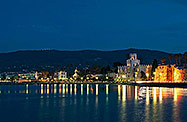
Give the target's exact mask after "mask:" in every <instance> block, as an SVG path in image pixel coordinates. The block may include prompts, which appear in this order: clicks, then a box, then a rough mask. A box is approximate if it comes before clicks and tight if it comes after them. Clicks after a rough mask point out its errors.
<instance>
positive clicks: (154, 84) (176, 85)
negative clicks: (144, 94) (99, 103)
mask: <svg viewBox="0 0 187 122" xmlns="http://www.w3.org/2000/svg"><path fill="white" fill-rule="evenodd" d="M25 84H30V85H40V84H110V85H133V86H140V87H143V86H144V87H145V86H148V87H180V88H187V82H183V83H179V82H177V83H164V82H156V83H154V82H140V83H139V82H138V83H135V82H134V83H129V82H126V83H119V82H75V83H69V82H67V83H60V82H23V83H17V82H0V85H25Z"/></svg>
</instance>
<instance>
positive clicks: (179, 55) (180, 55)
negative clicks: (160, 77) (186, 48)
mask: <svg viewBox="0 0 187 122" xmlns="http://www.w3.org/2000/svg"><path fill="white" fill-rule="evenodd" d="M178 57H179V65H181V58H182V54H181V53H179V54H178Z"/></svg>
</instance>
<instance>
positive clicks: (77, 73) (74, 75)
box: [73, 68, 80, 79]
mask: <svg viewBox="0 0 187 122" xmlns="http://www.w3.org/2000/svg"><path fill="white" fill-rule="evenodd" d="M79 77H80V76H79V71H78V69H77V68H76V69H75V71H74V74H73V78H74V79H77V78H79Z"/></svg>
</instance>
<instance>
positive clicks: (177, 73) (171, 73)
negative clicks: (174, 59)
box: [154, 65, 184, 82]
mask: <svg viewBox="0 0 187 122" xmlns="http://www.w3.org/2000/svg"><path fill="white" fill-rule="evenodd" d="M154 75H155V76H154V81H161V82H163V81H171V82H180V81H183V80H184V70H183V69H179V68H178V67H176V66H175V65H159V66H158V67H157V68H156V70H155V73H154Z"/></svg>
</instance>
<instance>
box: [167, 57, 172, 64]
mask: <svg viewBox="0 0 187 122" xmlns="http://www.w3.org/2000/svg"><path fill="white" fill-rule="evenodd" d="M168 59H169V63H170V64H171V60H172V55H169V56H168Z"/></svg>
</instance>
